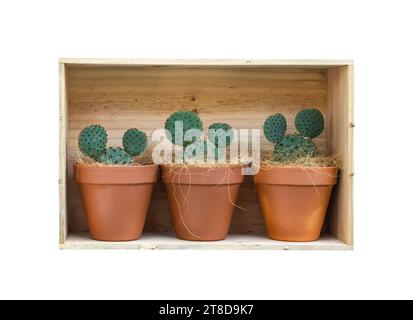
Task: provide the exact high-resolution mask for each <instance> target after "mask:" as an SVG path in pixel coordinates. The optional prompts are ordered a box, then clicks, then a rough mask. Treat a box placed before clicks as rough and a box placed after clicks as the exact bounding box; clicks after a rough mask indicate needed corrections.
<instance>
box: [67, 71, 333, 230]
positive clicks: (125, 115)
mask: <svg viewBox="0 0 413 320" xmlns="http://www.w3.org/2000/svg"><path fill="white" fill-rule="evenodd" d="M68 80H69V83H70V85H69V124H68V137H67V144H68V167H67V169H68V182H67V185H68V194H69V196H68V212H69V216H70V219H69V221H70V230H71V231H73V232H77V231H86V230H87V225H86V221H85V215H84V211H83V207H82V204H81V199H80V195H79V191H78V187H77V185H76V182H75V180H74V178H73V172H72V164H73V161H74V160H75V159H76V157H77V154H78V147H77V136H78V135H79V133H80V130H81V129H82V128H84V127H85V126H88V125H90V124H94V123H97V124H101V125H103V126H104V127H105V128H106V129H107V131H108V134H109V141H108V145H112V146H115V145H121V137H122V134H123V132H124V131H125V130H126V129H128V128H133V127H137V128H139V129H141V130H143V131H145V132H146V133H147V134H148V135H150V134H151V133H152V131H153V130H155V129H158V128H163V126H164V122H165V120H166V118H167V117H168V115H169V114H170V113H171V112H173V111H176V110H181V109H186V110H192V109H197V111H198V112H199V113H200V116H201V118H202V120H203V122H204V126H205V127H207V126H209V125H210V124H211V123H213V122H216V121H220V122H221V121H222V122H228V123H229V124H230V125H232V126H233V127H234V128H237V129H240V128H249V129H255V128H262V125H263V123H264V121H265V119H266V117H267V116H269V115H270V114H273V113H277V112H281V113H283V114H285V115H286V117H287V121H288V132H290V133H291V132H294V131H295V128H294V116H295V115H296V113H297V112H298V111H299V110H301V109H302V108H304V107H316V108H319V109H320V110H321V111H322V112H323V113H324V114H325V115H326V117H327V104H326V95H327V94H326V92H327V77H326V69H317V68H287V67H283V68H276V67H260V68H254V67H248V68H234V67H232V68H225V67H220V68H216V67H208V68H206V67H203V68H197V67H176V66H175V67H168V66H162V67H153V66H139V67H131V66H124V67H122V66H117V67H114V66H112V67H102V66H94V67H93V66H92V67H84V66H82V67H76V66H71V67H70V68H69V73H68ZM261 141H262V146H261V148H262V149H263V150H272V149H273V145H272V144H270V143H269V142H268V141H267V140H266V139H265V138H264V137H262V140H261ZM316 143H317V145H318V146H319V148H320V150H322V151H325V150H326V146H327V143H326V135H325V134H323V135H322V136H320V137H319V138H318V139H316ZM237 205H238V206H239V207H240V208H237V209H236V210H235V212H234V218H233V222H232V226H231V232H234V233H247V232H262V231H264V223H263V220H262V215H261V211H260V208H259V205H258V202H257V199H256V195H255V190H254V185H253V184H252V179H251V178H250V177H247V178H246V182H245V183H244V184H243V186H242V188H241V190H240V194H239V199H238V201H237ZM172 230H173V229H172V225H171V218H170V214H169V206H168V202H167V198H166V195H165V191H164V187H163V185H162V183H158V184H157V186H156V188H155V192H154V194H153V198H152V204H151V208H150V211H149V214H148V218H147V223H146V226H145V231H155V232H160V231H161V232H163V231H167V232H169V231H172Z"/></svg>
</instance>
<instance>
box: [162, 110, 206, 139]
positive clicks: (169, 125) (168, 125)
mask: <svg viewBox="0 0 413 320" xmlns="http://www.w3.org/2000/svg"><path fill="white" fill-rule="evenodd" d="M177 121H182V124H183V132H175V124H176V122H177ZM165 129H166V130H167V131H166V134H167V137H168V139H169V140H170V141H171V142H172V143H173V144H178V145H183V146H187V145H189V144H191V143H192V142H195V141H196V140H197V139H196V138H195V137H194V138H193V139H192V141H184V137H185V133H186V132H187V131H188V130H191V129H197V130H200V131H202V130H203V126H202V121H201V119H200V118H199V116H198V115H197V114H196V113H195V112H192V111H177V112H175V113H173V114H171V115H170V116H169V118H168V119H167V120H166V122H165ZM182 133H183V135H182Z"/></svg>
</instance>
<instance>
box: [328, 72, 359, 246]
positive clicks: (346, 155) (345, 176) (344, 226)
mask: <svg viewBox="0 0 413 320" xmlns="http://www.w3.org/2000/svg"><path fill="white" fill-rule="evenodd" d="M327 78H328V85H327V88H328V90H327V92H328V93H327V105H328V113H327V123H328V125H327V136H328V137H329V138H330V139H329V140H330V141H331V144H328V146H327V148H328V151H329V153H330V154H332V155H333V156H335V157H336V158H337V159H338V160H339V162H340V166H341V169H340V178H339V180H338V183H337V186H336V187H335V191H334V193H333V195H332V198H331V201H330V208H329V212H330V215H329V233H331V234H332V235H334V236H335V237H337V238H338V239H339V240H341V241H343V242H345V243H346V244H348V245H353V227H352V226H353V207H352V203H353V199H352V196H353V176H354V172H353V127H354V124H353V121H354V120H353V113H354V112H353V66H351V65H350V66H342V67H334V68H330V69H328V71H327Z"/></svg>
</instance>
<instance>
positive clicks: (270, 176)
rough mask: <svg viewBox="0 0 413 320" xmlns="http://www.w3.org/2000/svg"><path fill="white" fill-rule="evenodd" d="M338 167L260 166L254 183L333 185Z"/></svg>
mask: <svg viewBox="0 0 413 320" xmlns="http://www.w3.org/2000/svg"><path fill="white" fill-rule="evenodd" d="M338 171H339V168H338V167H296V166H295V167H294V166H291V167H288V166H285V167H284V166H271V165H270V166H265V165H264V166H261V168H260V171H259V172H258V174H257V175H256V176H255V177H254V180H255V183H262V184H274V185H302V186H304V185H306V186H307V185H308V186H320V185H335V184H336V183H337V176H338Z"/></svg>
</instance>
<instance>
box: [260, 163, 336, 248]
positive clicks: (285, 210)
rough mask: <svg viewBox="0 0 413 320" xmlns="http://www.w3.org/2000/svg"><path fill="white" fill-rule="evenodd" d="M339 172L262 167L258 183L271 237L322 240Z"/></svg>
mask: <svg viewBox="0 0 413 320" xmlns="http://www.w3.org/2000/svg"><path fill="white" fill-rule="evenodd" d="M337 172H338V169H337V168H335V167H319V168H288V167H268V166H266V167H261V169H260V171H259V173H258V174H257V175H256V176H255V183H256V190H257V194H258V199H259V202H260V206H261V209H262V212H263V215H264V220H265V224H266V227H267V233H268V236H269V237H270V238H271V239H274V240H282V241H315V240H317V239H319V238H320V232H321V228H322V226H323V222H324V218H325V215H326V212H327V207H328V203H329V201H330V196H331V191H332V190H333V186H334V185H335V184H336V182H337Z"/></svg>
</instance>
